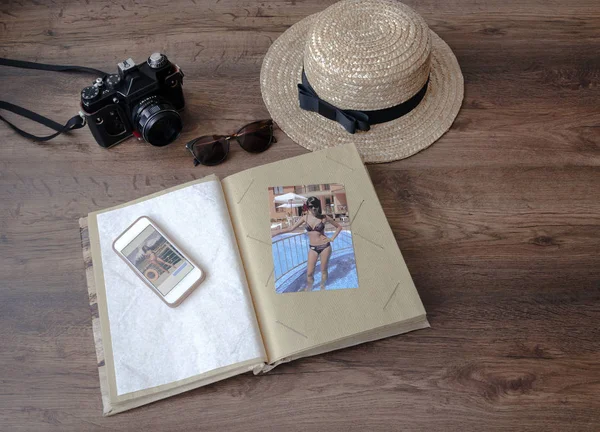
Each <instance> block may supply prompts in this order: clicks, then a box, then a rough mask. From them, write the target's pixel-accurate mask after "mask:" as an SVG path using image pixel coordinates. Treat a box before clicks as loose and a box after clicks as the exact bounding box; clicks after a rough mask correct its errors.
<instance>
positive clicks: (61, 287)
mask: <svg viewBox="0 0 600 432" xmlns="http://www.w3.org/2000/svg"><path fill="white" fill-rule="evenodd" d="M330 3H331V1H327V2H323V1H318V0H308V1H301V0H289V1H279V0H277V1H267V0H265V1H251V0H241V1H238V0H212V1H208V0H151V1H150V0H149V1H143V2H142V1H132V0H129V1H123V2H118V1H107V0H99V1H89V0H88V1H64V0H56V1H47V0H38V1H27V0H23V1H10V0H9V1H3V2H2V3H0V56H3V57H9V58H18V59H23V60H33V61H41V62H47V63H58V64H79V65H86V66H90V67H96V68H100V69H105V70H116V63H117V62H119V61H121V60H123V59H126V58H128V57H132V58H134V59H135V60H136V61H138V62H140V61H142V60H143V59H145V58H146V57H147V56H148V55H149V54H150V53H152V52H155V51H161V52H164V53H166V54H167V55H168V56H169V58H170V59H172V60H173V61H175V62H177V63H178V64H179V65H180V66H181V67H182V69H183V70H184V72H185V73H186V77H185V81H184V92H185V97H186V101H187V107H186V113H185V117H184V122H185V127H184V132H183V134H182V137H181V139H180V140H179V141H178V142H177V143H175V144H172V145H170V146H167V147H165V148H155V147H152V146H150V145H148V144H144V143H141V142H136V141H133V140H130V141H127V142H124V143H122V144H120V145H118V146H116V147H115V148H113V149H110V150H105V149H103V148H101V147H99V146H98V145H97V144H96V143H95V142H94V139H93V138H92V136H91V134H90V133H89V131H88V130H87V129H82V130H79V131H76V132H74V133H72V134H71V135H70V136H62V137H59V138H57V139H55V140H54V141H51V142H50V143H48V144H43V145H37V144H34V143H32V142H29V141H27V140H25V139H22V138H20V137H18V136H17V135H16V134H15V133H14V132H12V131H11V130H10V129H9V128H8V127H5V126H4V125H0V275H1V276H0V383H1V390H0V430H2V431H88V430H89V431H96V430H123V431H133V430H146V431H150V430H157V431H162V430H169V431H177V430H182V431H184V430H202V431H212V430H214V431H232V430H244V431H265V430H272V431H295V430H298V431H309V430H315V431H338V430H340V431H395V430H428V431H437V430H444V431H453V430H460V431H471V430H472V431H482V430H486V431H495V430H498V431H500V430H502V431H506V430H518V431H598V430H600V330H599V327H600V324H599V323H600V199H599V197H600V104H599V103H598V101H599V100H600V57H599V56H598V52H599V49H600V4H599V3H598V1H597V0H578V1H575V0H574V1H557V0H548V1H543V0H519V1H517V0H490V1H485V2H484V1H479V0H447V1H443V0H423V1H418V0H407V1H406V3H407V4H409V5H410V6H412V7H413V8H414V9H415V10H417V11H418V12H419V13H420V14H422V15H423V16H424V18H425V19H426V21H427V22H428V24H429V25H430V27H431V28H432V29H433V30H434V31H436V32H437V33H438V34H439V35H440V36H441V37H442V38H444V39H445V40H446V41H447V43H448V44H449V45H450V47H452V49H453V50H454V52H455V54H456V56H457V58H458V60H459V62H460V64H461V67H462V70H463V74H464V77H465V100H464V103H463V108H462V110H461V112H460V114H459V116H458V118H457V120H456V122H455V124H454V125H453V127H452V129H451V130H450V131H449V132H448V133H447V134H446V135H444V136H443V137H442V138H441V139H440V140H439V141H438V142H437V143H436V144H434V145H433V146H432V147H430V148H428V149H427V150H425V151H422V152H421V153H418V154H417V155H415V156H413V157H411V158H409V159H406V160H403V161H397V162H393V163H388V164H382V165H371V166H369V172H370V174H371V176H372V179H373V182H374V184H375V187H376V190H377V193H378V195H379V198H380V199H381V202H382V204H383V208H384V210H385V213H386V215H387V216H388V218H389V221H390V224H391V226H392V228H393V230H394V233H395V236H396V239H397V241H398V244H399V245H400V248H401V250H402V252H403V254H404V257H405V259H406V262H407V264H408V267H409V269H410V271H411V273H412V275H413V277H414V280H415V283H416V285H417V288H418V290H419V293H420V294H421V297H422V299H423V302H424V304H425V308H426V310H427V312H428V315H429V319H430V322H431V325H432V328H431V329H428V330H423V331H419V332H415V333H411V334H407V335H404V336H399V337H394V338H390V339H386V340H382V341H378V342H374V343H369V344H365V345H361V346H358V347H355V348H351V349H346V350H342V351H338V352H333V353H329V354H326V355H321V356H317V357H314V358H308V359H303V360H299V361H295V362H293V363H290V364H286V365H282V366H279V367H277V368H276V369H275V370H273V371H272V372H271V373H269V374H267V375H265V376H260V377H254V376H252V375H249V374H248V375H243V376H239V377H236V378H232V379H229V380H226V381H223V382H220V383H217V384H214V385H210V386H208V387H205V388H201V389H197V390H195V391H191V392H188V393H186V394H183V395H180V396H177V397H173V398H170V399H167V400H165V401H161V402H158V403H155V404H152V405H149V406H145V407H142V408H139V409H136V410H133V411H131V412H127V413H123V414H119V415H117V416H114V417H110V418H103V417H102V416H101V400H100V388H99V382H98V372H97V368H96V357H95V352H94V343H93V338H92V329H91V318H90V312H89V310H88V305H87V292H86V285H85V272H84V268H83V263H82V259H81V246H80V240H79V227H78V218H79V217H81V216H85V215H86V214H87V213H88V212H90V211H94V210H98V209H101V208H105V207H108V206H112V205H116V204H119V203H122V202H125V201H128V200H131V199H134V198H137V197H141V196H144V195H146V194H149V193H153V192H156V191H159V190H161V189H164V188H166V187H170V186H174V185H176V184H179V183H182V182H185V181H188V180H192V179H195V178H200V177H203V176H205V175H207V174H210V173H213V172H214V173H216V174H217V175H219V176H221V177H224V176H227V175H229V174H232V173H235V172H238V171H240V170H243V169H246V168H250V167H253V166H257V165H261V164H264V163H267V162H272V161H276V160H280V159H283V158H286V157H291V156H295V155H299V154H302V153H304V152H306V150H305V149H303V148H302V147H300V146H298V145H296V144H295V143H293V142H292V141H291V140H290V139H289V138H287V137H285V135H284V134H283V133H282V132H281V131H279V132H277V137H278V139H279V142H278V143H277V144H276V145H275V146H273V148H271V149H270V150H269V151H267V152H265V153H263V154H259V155H249V154H247V153H245V152H243V151H242V150H241V149H240V148H233V150H232V153H231V155H230V157H229V160H228V161H227V163H224V164H222V165H220V166H217V167H214V168H209V167H197V168H195V167H194V166H193V164H192V161H191V160H190V156H189V154H188V153H187V152H186V150H185V148H184V143H185V142H186V141H187V140H188V139H191V138H193V137H195V136H198V135H202V134H209V133H229V132H233V131H235V130H236V129H237V128H239V127H240V126H241V125H243V124H245V123H247V122H249V121H252V120H254V119H260V118H267V117H268V112H267V110H266V108H265V106H264V104H263V102H262V99H261V95H260V88H259V81H258V77H259V71H260V65H261V62H262V58H263V56H264V54H265V52H266V51H267V49H268V47H269V45H270V44H271V43H272V41H273V40H275V38H277V36H278V35H279V34H281V33H282V32H283V31H285V29H287V28H288V27H289V26H291V25H292V24H293V23H295V22H297V21H299V20H300V19H301V18H303V17H305V16H307V15H309V14H312V13H314V12H317V11H319V10H322V9H323V8H324V7H325V6H326V5H327V4H330ZM89 83H90V78H89V77H86V76H81V75H62V74H57V73H46V72H40V71H23V70H19V69H13V68H8V67H4V68H0V95H1V96H0V99H2V100H6V101H9V102H12V103H16V104H20V105H22V106H24V107H28V108H31V109H33V110H35V111H38V112H40V113H41V114H44V115H47V116H49V117H51V118H53V119H55V120H57V121H66V120H67V119H68V118H70V117H71V116H73V115H75V114H76V113H77V111H78V94H79V91H80V90H81V88H83V87H84V86H86V85H89ZM1 114H2V115H3V116H4V115H6V118H9V119H12V120H14V121H15V123H17V124H19V125H21V126H23V127H25V128H27V130H29V131H33V132H38V133H44V132H45V131H44V129H43V128H42V127H36V126H34V125H32V124H31V123H29V122H25V121H22V120H20V119H17V118H15V116H12V115H10V114H5V112H2V113H1Z"/></svg>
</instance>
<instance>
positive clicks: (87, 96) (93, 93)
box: [81, 86, 100, 102]
mask: <svg viewBox="0 0 600 432" xmlns="http://www.w3.org/2000/svg"><path fill="white" fill-rule="evenodd" d="M99 94H100V90H99V89H98V87H96V86H89V87H86V88H84V89H83V90H81V100H83V101H84V102H91V101H93V100H94V99H96V98H97V97H98V95H99Z"/></svg>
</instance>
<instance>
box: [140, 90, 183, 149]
mask: <svg viewBox="0 0 600 432" xmlns="http://www.w3.org/2000/svg"><path fill="white" fill-rule="evenodd" d="M133 124H134V125H135V126H136V127H137V130H138V131H139V132H140V133H141V134H142V137H143V138H144V139H145V140H146V141H148V142H149V143H150V144H152V145H153V146H158V147H161V146H165V145H167V144H170V143H172V142H173V141H175V139H177V137H178V136H179V134H180V133H181V129H182V128H183V123H182V121H181V116H180V115H179V113H178V112H177V111H176V110H175V108H173V105H171V104H170V103H169V102H167V101H165V100H164V99H159V98H158V97H156V96H151V97H149V98H147V99H144V100H143V101H141V102H140V103H139V104H137V105H136V107H135V108H134V109H133Z"/></svg>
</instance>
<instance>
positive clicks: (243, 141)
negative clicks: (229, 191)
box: [185, 119, 277, 166]
mask: <svg viewBox="0 0 600 432" xmlns="http://www.w3.org/2000/svg"><path fill="white" fill-rule="evenodd" d="M231 140H236V141H237V142H238V144H239V145H240V147H242V148H243V149H244V150H246V151H247V152H249V153H261V152H264V151H265V150H267V149H268V148H269V147H271V144H273V143H276V142H277V140H276V139H275V136H273V120H271V119H269V120H259V121H255V122H253V123H250V124H247V125H246V126H243V127H242V128H240V130H238V131H237V132H236V133H234V134H233V135H229V136H225V135H205V136H201V137H199V138H196V139H193V140H191V141H190V142H188V143H187V144H186V145H185V148H187V149H188V150H189V151H190V153H192V155H193V156H194V166H198V165H200V164H202V165H208V166H211V165H218V164H220V163H221V162H223V161H225V159H227V155H228V154H229V143H230V141H231Z"/></svg>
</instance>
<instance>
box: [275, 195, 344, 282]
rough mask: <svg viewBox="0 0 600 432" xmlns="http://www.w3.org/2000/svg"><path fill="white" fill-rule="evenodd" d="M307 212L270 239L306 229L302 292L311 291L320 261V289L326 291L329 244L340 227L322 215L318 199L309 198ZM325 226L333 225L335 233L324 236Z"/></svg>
mask: <svg viewBox="0 0 600 432" xmlns="http://www.w3.org/2000/svg"><path fill="white" fill-rule="evenodd" d="M306 205H307V207H308V212H307V213H306V214H305V215H304V216H302V217H301V218H300V219H298V221H297V222H296V223H295V224H294V225H292V226H290V227H288V228H285V229H282V230H278V231H276V232H274V233H273V234H272V237H274V236H275V235H279V234H285V233H289V232H292V231H294V230H295V229H296V228H298V227H299V226H301V225H303V224H304V226H305V228H306V234H307V235H308V239H309V247H308V261H307V264H306V287H305V289H304V291H312V290H313V285H314V282H315V277H314V275H315V267H316V265H317V261H318V260H321V282H320V286H321V289H322V290H324V289H326V285H327V278H328V272H327V269H328V265H329V259H330V258H331V253H332V248H331V243H333V241H334V240H335V239H336V237H337V236H338V235H339V234H340V232H341V231H342V226H341V225H340V224H339V223H337V222H336V221H335V220H333V219H332V218H331V217H329V216H328V215H326V214H323V210H322V209H321V200H319V198H317V197H314V196H311V197H309V198H308V200H307V201H306ZM327 224H331V225H333V227H334V228H335V232H334V233H333V235H332V236H331V237H327V236H326V235H325V227H326V225H327Z"/></svg>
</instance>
